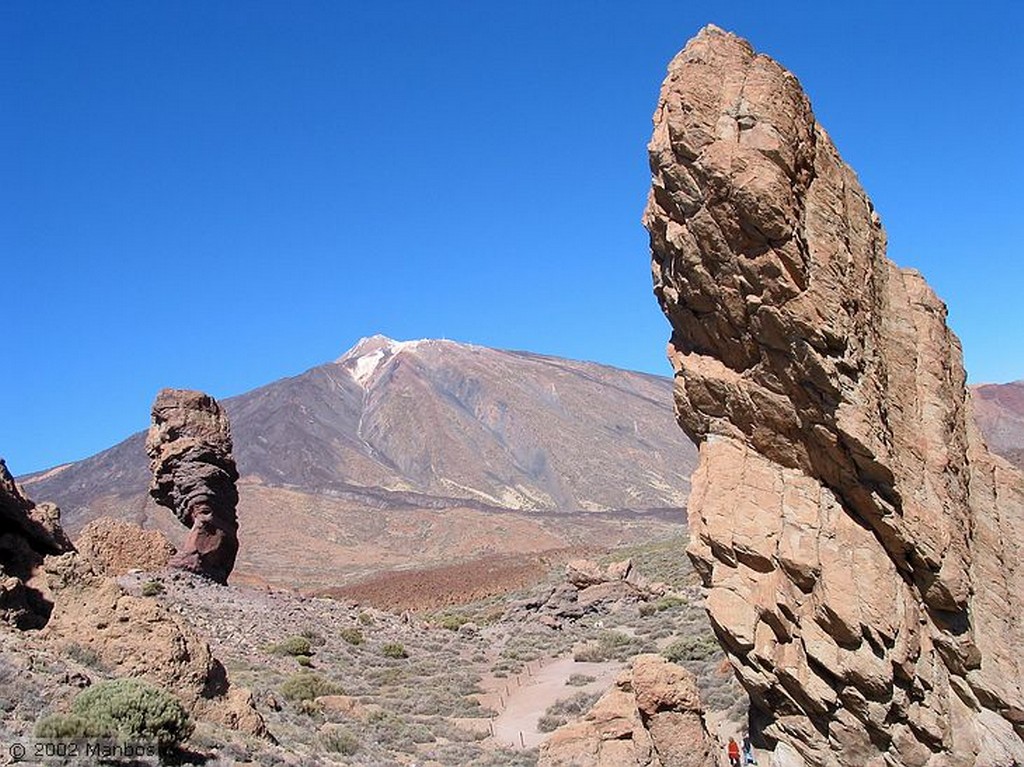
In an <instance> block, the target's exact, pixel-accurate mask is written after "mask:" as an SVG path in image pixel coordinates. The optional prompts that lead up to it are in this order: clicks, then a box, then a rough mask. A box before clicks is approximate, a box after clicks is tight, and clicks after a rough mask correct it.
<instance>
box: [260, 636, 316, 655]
mask: <svg viewBox="0 0 1024 767" xmlns="http://www.w3.org/2000/svg"><path fill="white" fill-rule="evenodd" d="M270 651H271V652H272V653H274V654H275V655H293V656H298V655H305V656H307V657H308V656H310V655H312V654H313V646H312V644H311V643H310V641H309V639H308V638H306V637H304V636H292V637H288V638H287V639H285V640H283V641H281V642H278V643H277V644H276V645H274V646H273V647H271V648H270Z"/></svg>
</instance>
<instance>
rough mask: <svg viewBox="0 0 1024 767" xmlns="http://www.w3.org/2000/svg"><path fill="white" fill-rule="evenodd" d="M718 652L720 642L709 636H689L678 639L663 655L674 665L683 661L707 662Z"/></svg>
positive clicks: (663, 651)
mask: <svg viewBox="0 0 1024 767" xmlns="http://www.w3.org/2000/svg"><path fill="white" fill-rule="evenodd" d="M717 652H718V642H716V641H715V638H714V637H712V636H708V635H706V634H705V635H698V636H687V637H683V638H682V639H677V640H676V641H675V642H673V643H672V644H670V645H669V646H668V647H666V648H665V649H664V650H662V651H661V654H662V655H663V656H665V658H666V659H668V660H670V661H672V662H673V663H680V662H682V661H696V660H707V659H708V658H710V657H711V656H713V655H714V654H715V653H717Z"/></svg>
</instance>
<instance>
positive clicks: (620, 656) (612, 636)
mask: <svg viewBox="0 0 1024 767" xmlns="http://www.w3.org/2000/svg"><path fill="white" fill-rule="evenodd" d="M648 649H651V648H649V647H648V646H647V644H646V643H645V642H644V640H641V639H638V638H636V637H631V636H629V635H628V634H623V633H622V632H621V631H602V632H601V633H600V634H599V635H598V636H597V638H596V639H594V640H590V641H589V642H587V643H586V644H584V645H583V646H581V647H577V648H576V650H575V651H574V652H573V654H572V657H573V660H575V661H577V662H586V663H603V662H604V661H609V660H620V661H624V660H626V659H627V658H629V657H631V656H633V655H636V654H637V653H641V652H645V651H647V650H648Z"/></svg>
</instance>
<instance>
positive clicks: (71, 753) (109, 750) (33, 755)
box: [3, 738, 160, 765]
mask: <svg viewBox="0 0 1024 767" xmlns="http://www.w3.org/2000/svg"><path fill="white" fill-rule="evenodd" d="M3 751H5V752H6V755H7V756H8V757H10V760H11V763H12V764H17V763H18V762H25V763H28V764H38V763H40V762H43V763H46V762H48V761H58V760H59V761H60V762H61V763H63V764H73V763H74V762H75V761H77V760H78V759H82V760H88V763H89V764H93V763H95V761H96V760H98V759H102V760H117V759H128V760H132V761H133V762H134V763H135V764H139V763H142V764H146V763H150V764H154V765H157V764H159V763H160V746H159V744H158V743H156V742H148V741H133V742H123V741H116V740H40V739H37V738H30V739H26V740H23V741H16V742H14V743H8V744H7V745H6V748H4V749H3Z"/></svg>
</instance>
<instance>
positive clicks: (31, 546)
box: [0, 459, 73, 629]
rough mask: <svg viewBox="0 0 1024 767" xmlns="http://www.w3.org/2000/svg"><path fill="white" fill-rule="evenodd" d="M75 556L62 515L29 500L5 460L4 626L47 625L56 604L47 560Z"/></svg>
mask: <svg viewBox="0 0 1024 767" xmlns="http://www.w3.org/2000/svg"><path fill="white" fill-rule="evenodd" d="M71 550H73V546H72V545H71V541H69V540H68V538H67V536H66V535H65V534H64V530H63V529H61V526H60V509H58V508H57V507H56V506H54V505H53V504H52V503H34V502H32V501H30V500H29V499H28V498H26V497H25V496H24V495H23V494H22V492H21V489H20V488H19V487H18V485H17V483H15V481H14V478H13V477H12V476H11V473H10V472H9V471H8V470H7V464H6V463H4V461H3V460H2V459H0V622H3V623H7V624H10V625H12V626H15V627H17V628H21V629H30V628H40V627H42V626H44V625H45V624H46V621H47V619H48V618H49V616H50V612H51V610H52V609H53V603H52V600H51V599H50V596H49V593H48V589H47V588H46V583H45V578H44V577H42V572H41V566H42V564H43V560H44V558H45V557H46V556H47V555H48V554H61V553H63V552H65V551H71Z"/></svg>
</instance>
